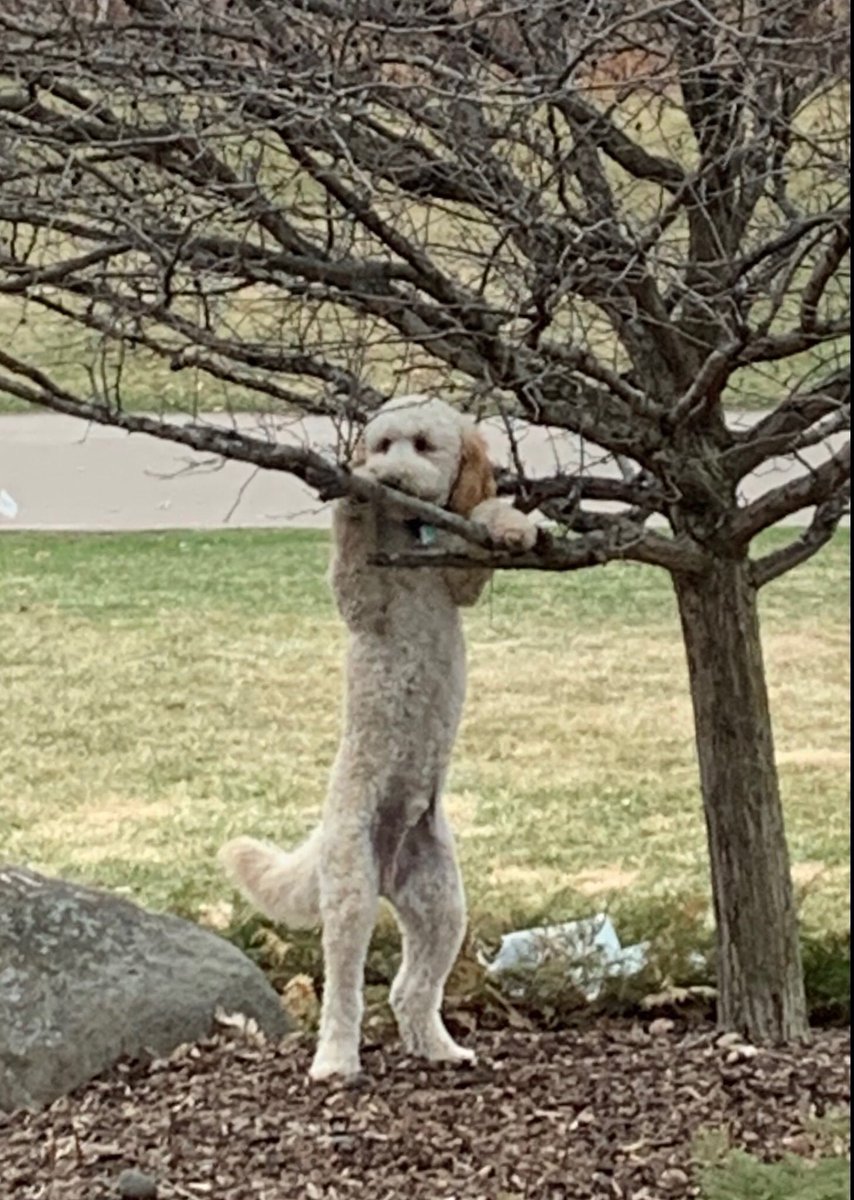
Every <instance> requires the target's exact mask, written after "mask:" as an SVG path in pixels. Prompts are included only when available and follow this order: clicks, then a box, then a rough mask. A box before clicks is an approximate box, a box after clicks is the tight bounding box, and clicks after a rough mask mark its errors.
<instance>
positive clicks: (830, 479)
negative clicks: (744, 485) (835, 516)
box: [731, 442, 851, 545]
mask: <svg viewBox="0 0 854 1200" xmlns="http://www.w3.org/2000/svg"><path fill="white" fill-rule="evenodd" d="M850 475H851V443H850V442H846V444H845V445H844V446H843V447H842V449H841V450H839V451H838V453H836V454H833V455H831V456H830V458H828V459H827V460H826V461H825V462H823V463H821V464H820V465H819V466H818V467H814V468H813V469H811V470H810V471H809V472H808V473H807V474H805V475H799V476H798V477H797V478H796V479H793V480H791V481H790V482H788V483H784V484H782V485H781V486H780V487H777V488H772V489H771V490H770V491H768V492H766V493H765V494H764V495H763V496H760V498H759V499H758V500H754V501H753V503H752V504H748V505H746V506H745V507H744V508H741V509H739V510H738V512H737V514H736V516H735V517H734V518H733V521H732V526H731V537H732V541H733V543H734V544H735V545H744V544H745V543H747V542H749V541H750V539H751V538H753V537H754V536H755V535H756V534H757V533H759V532H760V530H762V529H767V528H768V527H769V526H770V525H775V524H776V523H777V522H778V521H781V520H782V519H783V517H787V516H789V514H790V513H794V512H798V511H799V510H800V509H802V508H808V507H810V506H811V505H813V504H816V505H821V504H824V503H825V502H827V501H829V500H831V499H833V497H834V496H835V495H836V493H837V492H838V491H839V490H840V489H841V488H844V487H846V485H847V484H848V481H849V479H850Z"/></svg>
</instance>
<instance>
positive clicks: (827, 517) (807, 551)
mask: <svg viewBox="0 0 854 1200" xmlns="http://www.w3.org/2000/svg"><path fill="white" fill-rule="evenodd" d="M850 511H851V486H850V484H847V485H846V486H844V487H842V488H840V490H839V491H838V492H837V493H836V495H835V496H831V497H830V499H829V500H825V501H824V503H823V504H819V505H818V506H817V507H816V510H815V513H814V514H813V518H812V521H811V522H810V524H809V525H808V526H807V528H806V529H805V530H804V532H803V533H801V534H799V535H798V536H797V537H796V538H794V539H793V540H792V541H791V542H789V543H788V545H786V546H783V547H781V548H780V549H779V550H774V551H772V552H771V553H770V554H766V555H765V556H764V557H763V558H759V559H756V560H755V562H754V563H753V564H752V568H753V582H754V583H755V584H756V586H757V587H758V588H759V587H764V586H765V584H766V583H770V582H771V580H772V579H777V578H778V576H780V575H783V574H784V573H785V572H786V571H791V569H792V568H793V567H797V566H799V565H800V563H802V562H806V561H807V559H809V558H812V556H813V555H814V554H816V553H817V552H818V551H819V550H820V549H821V548H822V546H826V545H827V543H828V542H829V541H830V539H831V538H832V537H833V535H834V534H835V533H836V530H837V529H838V528H839V522H840V521H841V520H842V518H843V517H844V516H846V515H847V514H848V513H849V512H850Z"/></svg>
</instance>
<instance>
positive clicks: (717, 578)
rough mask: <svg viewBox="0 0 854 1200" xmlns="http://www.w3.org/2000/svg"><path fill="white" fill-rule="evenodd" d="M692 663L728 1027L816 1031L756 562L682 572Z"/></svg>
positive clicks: (722, 1009)
mask: <svg viewBox="0 0 854 1200" xmlns="http://www.w3.org/2000/svg"><path fill="white" fill-rule="evenodd" d="M674 580H675V586H676V595H677V600H678V603H679V615H680V617H681V621H682V631H683V635H684V639H685V647H686V651H687V655H688V673H689V676H690V681H691V698H692V700H693V704H694V722H695V734H696V742H697V755H698V758H699V762H700V781H701V787H702V792H703V807H704V811H705V817H706V829H707V833H708V839H709V854H710V859H711V870H712V890H713V895H714V905H715V917H716V921H717V960H718V961H717V974H718V980H717V982H718V1024H719V1025H720V1026H721V1027H722V1028H724V1029H726V1030H734V1031H737V1032H738V1033H741V1034H742V1035H744V1036H746V1037H748V1038H749V1039H750V1040H751V1041H753V1042H778V1043H779V1042H787V1041H791V1040H793V1039H797V1038H804V1037H806V1036H807V1033H808V1025H807V1014H806V1000H805V996H804V983H803V973H802V970H801V957H800V946H799V941H798V922H797V915H796V913H795V905H794V897H793V894H792V877H791V872H790V869H789V854H788V848H787V846H786V835H785V832H784V829H783V810H782V806H781V804H780V790H779V785H778V780H777V766H776V763H775V761H774V743H773V737H772V733H771V715H770V712H769V709H768V692H767V689H766V686H765V670H764V666H763V662H762V645H761V642H760V637H759V614H758V609H757V592H756V588H755V587H754V586H753V584H752V582H751V580H750V576H749V565H748V563H747V560H746V559H743V558H742V559H726V558H717V559H716V560H715V563H714V566H713V567H712V569H711V570H710V571H709V572H708V573H707V574H705V575H703V576H702V577H696V576H692V577H688V576H674Z"/></svg>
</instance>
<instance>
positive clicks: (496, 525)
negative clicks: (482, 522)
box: [486, 504, 537, 550]
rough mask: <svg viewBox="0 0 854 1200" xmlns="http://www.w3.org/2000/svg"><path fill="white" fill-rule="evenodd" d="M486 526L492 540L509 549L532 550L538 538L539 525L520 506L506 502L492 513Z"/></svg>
mask: <svg viewBox="0 0 854 1200" xmlns="http://www.w3.org/2000/svg"><path fill="white" fill-rule="evenodd" d="M486 528H487V529H488V530H489V536H490V537H491V538H492V540H493V541H495V542H500V543H501V545H503V546H506V547H507V549H508V550H530V549H531V548H532V547H533V545H534V542H536V540H537V527H536V525H535V524H534V523H533V521H531V520H530V518H529V517H526V516H525V514H524V513H522V512H519V510H518V508H510V507H509V506H508V505H504V504H502V506H501V508H500V509H494V510H493V511H492V512H491V513H490V515H489V520H488V521H487V522H486Z"/></svg>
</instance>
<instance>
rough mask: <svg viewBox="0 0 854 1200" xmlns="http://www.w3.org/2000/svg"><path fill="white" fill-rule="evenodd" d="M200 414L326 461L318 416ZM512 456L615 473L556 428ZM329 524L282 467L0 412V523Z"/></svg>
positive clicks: (755, 485)
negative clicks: (276, 420) (275, 422)
mask: <svg viewBox="0 0 854 1200" xmlns="http://www.w3.org/2000/svg"><path fill="white" fill-rule="evenodd" d="M200 419H201V420H205V421H209V422H210V423H212V424H220V423H227V424H232V423H235V424H237V425H238V426H239V428H241V429H244V430H245V431H247V432H250V431H252V432H256V433H259V434H261V435H262V436H264V437H268V438H274V439H277V440H279V441H281V442H290V443H304V444H311V445H312V446H314V447H315V448H317V449H320V450H325V451H327V452H328V453H329V454H330V456H334V447H335V434H334V430H333V428H332V426H331V424H330V422H328V421H327V420H325V419H324V418H305V419H303V420H300V421H290V422H288V423H286V424H280V425H279V426H278V427H276V428H274V427H272V425H271V424H270V423H269V421H266V420H263V419H260V418H257V417H252V416H241V417H239V418H236V419H235V420H234V422H232V418H230V417H226V416H223V415H218V416H208V417H204V418H200ZM755 419H756V417H755V415H752V414H747V415H745V414H736V415H734V416H733V418H732V422H733V424H740V425H742V426H743V425H745V424H749V423H750V422H751V421H753V420H755ZM488 437H489V440H490V442H491V444H492V448H493V452H494V453H495V454H497V456H498V460H499V461H506V439H505V438H504V436H503V433H502V432H501V430H500V429H499V428H495V427H490V428H489V430H488ZM841 440H842V439H841V438H840V439H837V442H836V444H837V445H838V444H839V443H840V441H841ZM826 453H827V451H826V450H824V449H822V448H821V447H819V448H818V449H814V450H811V451H809V452H808V456H807V457H805V458H803V459H802V460H801V461H800V462H796V461H794V460H790V459H780V460H775V461H774V462H773V463H770V464H767V465H766V466H765V467H764V468H763V470H762V472H761V474H759V475H757V476H753V477H750V478H749V479H748V480H746V481H745V496H746V497H747V498H749V499H753V498H755V497H756V496H758V495H759V494H761V493H762V492H764V491H766V490H767V489H768V488H771V487H776V486H778V485H779V484H780V483H781V482H783V480H784V479H786V478H789V477H792V476H794V475H799V474H802V473H803V472H804V470H805V469H807V467H808V465H809V464H810V463H812V464H815V463H816V462H818V461H821V459H822V458H823V457H824V456H825V454H826ZM522 457H523V461H524V462H525V465H526V467H527V468H528V469H529V470H532V471H534V472H535V473H545V472H546V471H549V470H552V469H554V467H555V465H556V464H557V463H560V464H561V465H562V466H563V467H564V468H565V469H573V468H577V467H578V466H579V465H580V464H581V463H582V462H583V463H584V465H585V467H586V469H588V470H595V471H597V472H600V473H602V474H615V473H617V468H616V465H615V464H614V463H613V462H608V461H602V456H601V452H600V451H597V450H596V449H595V448H594V447H591V446H589V445H587V446H585V445H583V444H582V443H581V441H580V439H578V438H576V437H573V436H572V435H567V434H564V433H562V432H556V431H555V432H552V431H549V430H542V429H532V430H528V431H527V432H526V434H525V437H524V441H523V443H522ZM603 507H607V506H603ZM808 517H809V510H803V511H802V512H801V513H799V514H795V516H794V517H791V518H789V519H788V523H790V524H804V523H806V520H807V519H808ZM328 523H329V506H328V505H322V504H320V503H319V501H318V500H317V499H316V497H315V496H314V495H313V494H312V493H311V492H310V491H309V490H308V489H307V488H305V487H304V486H303V485H302V484H301V483H300V482H299V481H298V480H296V479H293V478H292V477H291V476H289V475H285V474H282V473H280V472H272V471H256V470H254V468H252V467H251V466H248V465H246V464H244V463H236V462H220V461H218V460H217V461H211V460H210V459H209V458H206V457H205V456H203V455H199V454H196V453H194V452H192V451H190V450H188V449H186V448H185V447H182V446H178V445H175V444H172V443H169V442H164V441H160V440H159V439H156V438H151V437H148V436H146V435H144V434H130V435H129V434H126V433H123V432H121V431H120V430H117V429H109V428H105V427H102V426H88V425H86V424H84V423H83V422H81V421H79V420H75V419H74V418H72V417H64V416H59V415H56V414H52V413H26V414H22V415H12V416H0V530H4V529H52V530H144V529H220V528H225V527H229V526H231V527H251V528H277V527H286V526H292V527H314V528H325V527H326V526H327V525H328ZM846 524H847V522H846Z"/></svg>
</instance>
